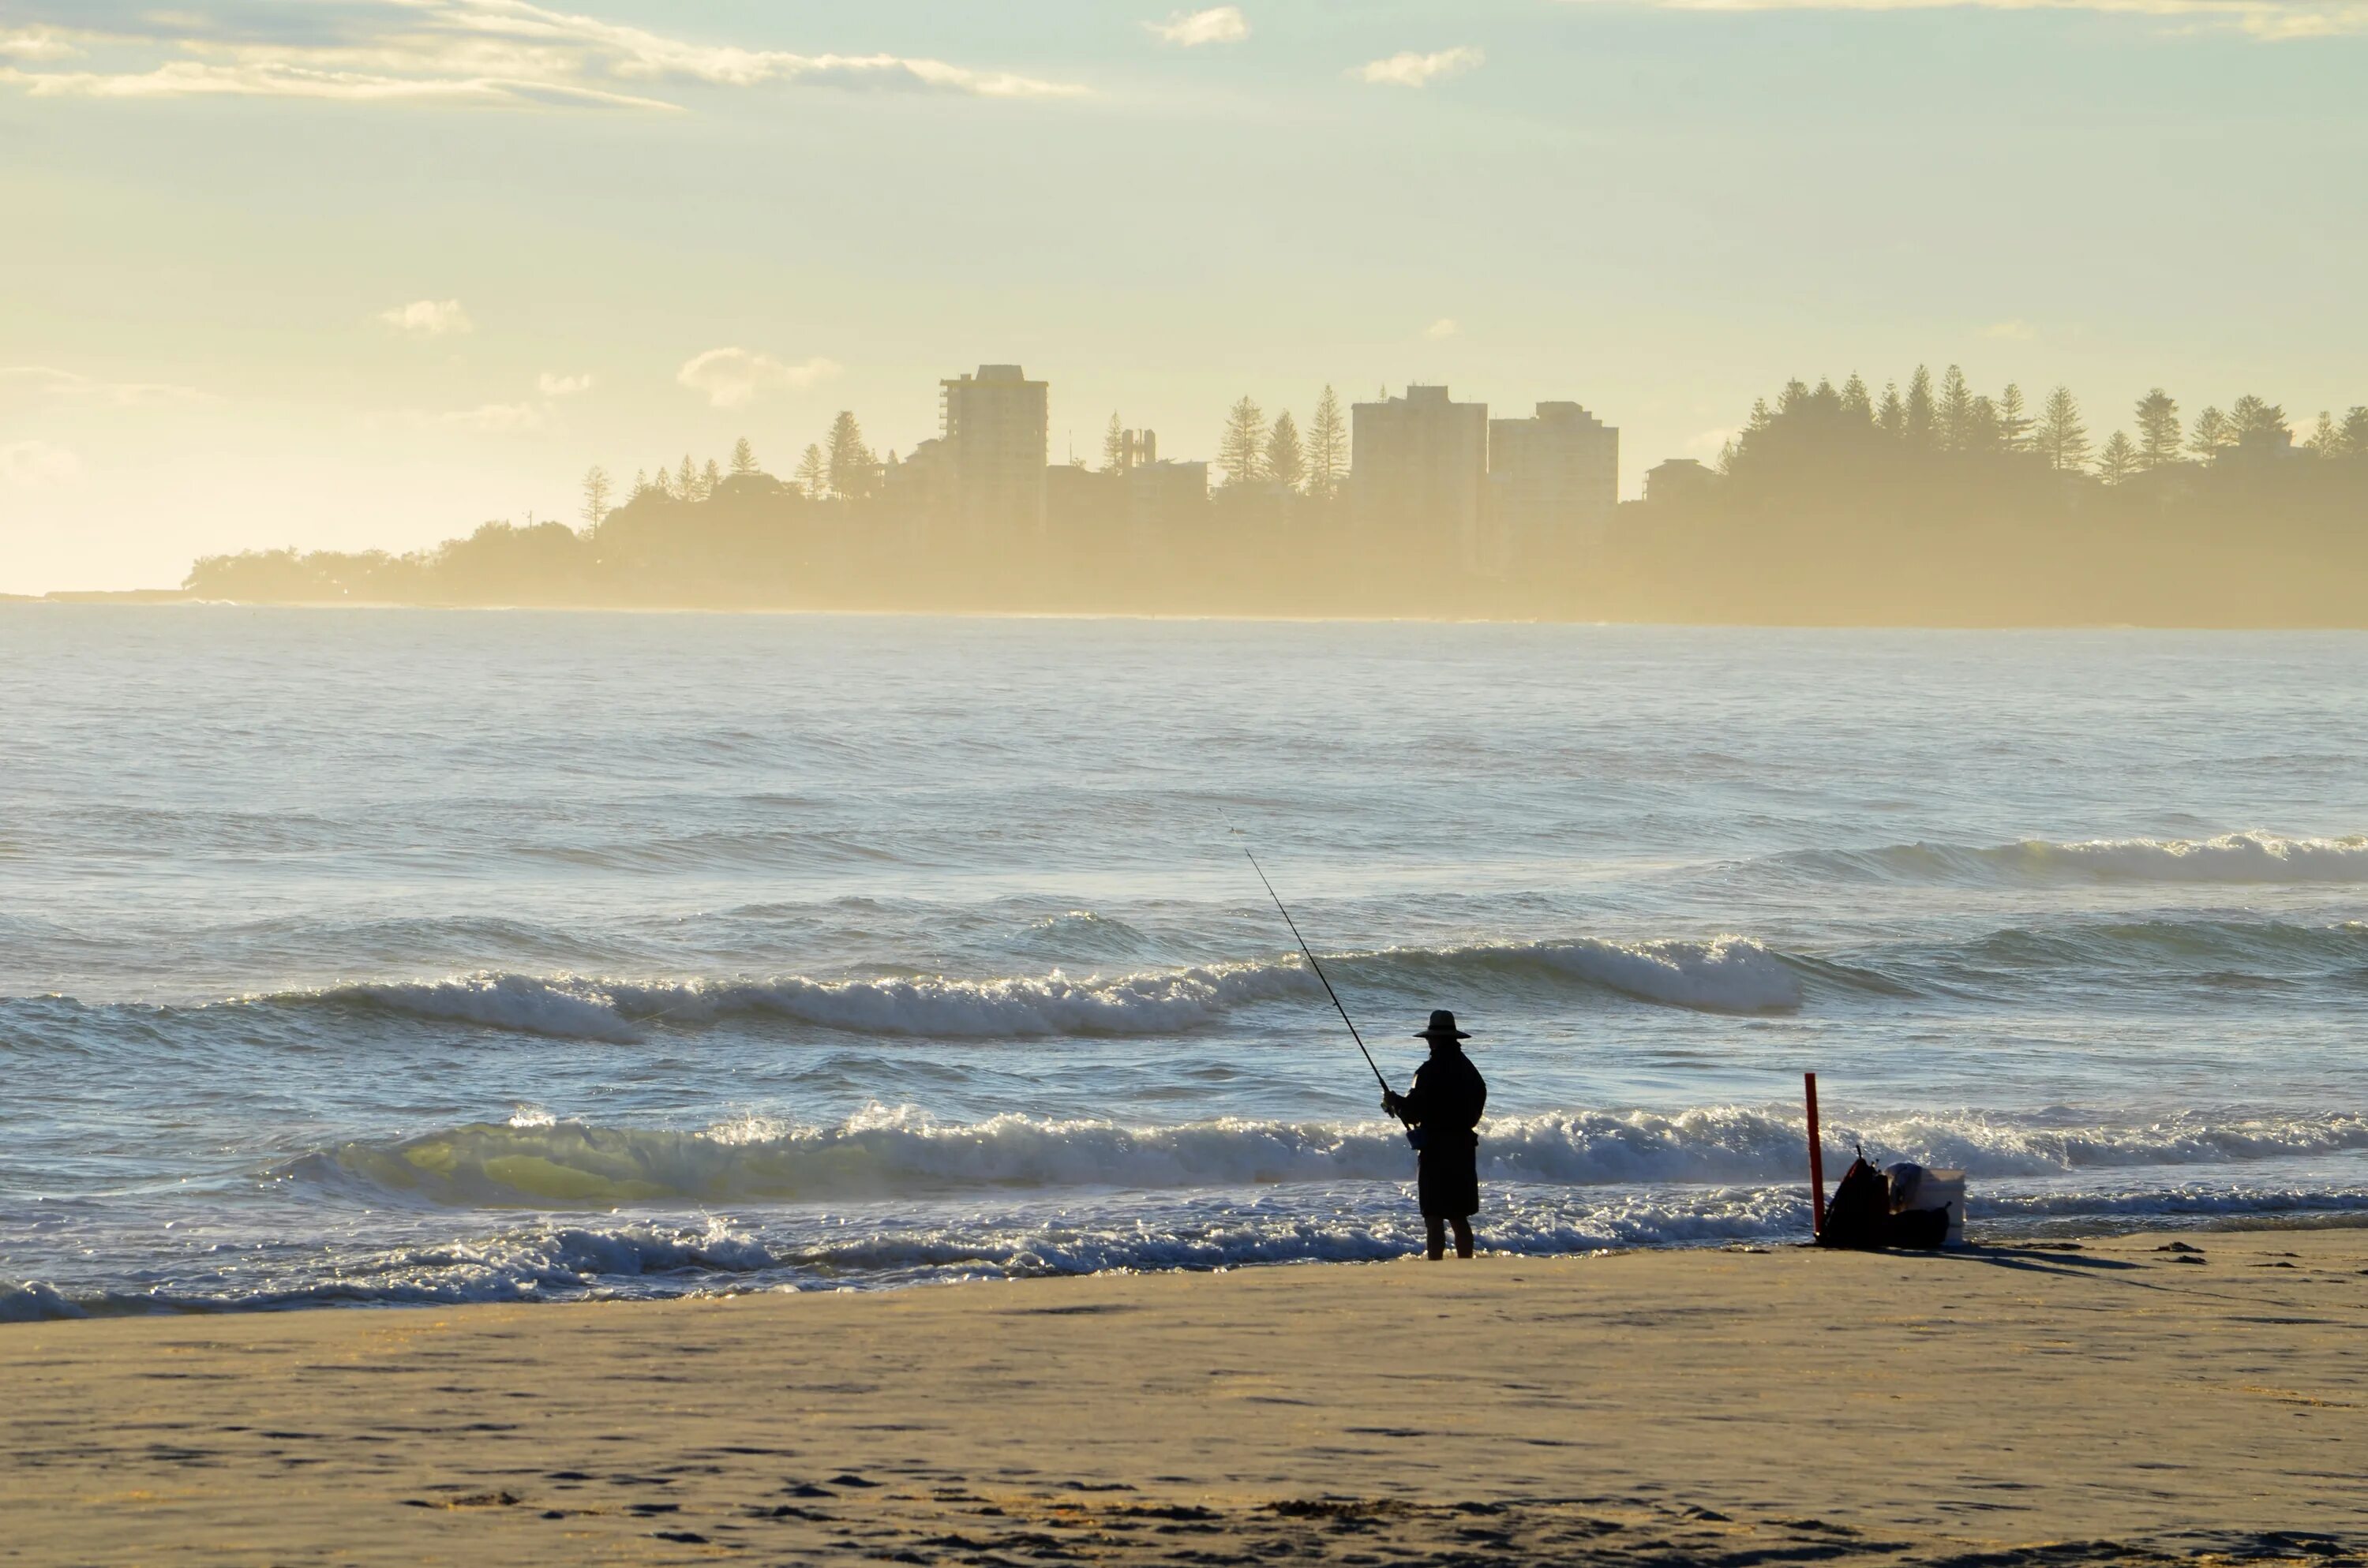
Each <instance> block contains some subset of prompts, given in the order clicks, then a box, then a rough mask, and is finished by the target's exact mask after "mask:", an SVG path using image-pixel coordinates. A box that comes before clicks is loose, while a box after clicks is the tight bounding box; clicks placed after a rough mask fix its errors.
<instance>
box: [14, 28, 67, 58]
mask: <svg viewBox="0 0 2368 1568" xmlns="http://www.w3.org/2000/svg"><path fill="white" fill-rule="evenodd" d="M81 52H82V50H81V49H80V48H79V47H77V46H76V44H75V43H74V37H73V35H72V34H71V33H68V32H66V31H65V30H63V28H0V60H72V59H73V58H74V56H75V55H77V54H80V53H81Z"/></svg>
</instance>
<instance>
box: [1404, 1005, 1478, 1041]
mask: <svg viewBox="0 0 2368 1568" xmlns="http://www.w3.org/2000/svg"><path fill="white" fill-rule="evenodd" d="M1414 1038H1415V1039H1417V1040H1470V1039H1471V1038H1472V1037H1471V1036H1470V1035H1468V1034H1465V1033H1464V1032H1463V1030H1462V1029H1459V1028H1456V1027H1455V1015H1454V1014H1452V1013H1451V1012H1449V1011H1448V1010H1447V1009H1446V1008H1444V1007H1439V1008H1434V1009H1433V1010H1432V1012H1431V1015H1430V1027H1429V1028H1427V1029H1425V1030H1423V1031H1422V1032H1421V1033H1420V1034H1418V1035H1417V1036H1415V1037H1414Z"/></svg>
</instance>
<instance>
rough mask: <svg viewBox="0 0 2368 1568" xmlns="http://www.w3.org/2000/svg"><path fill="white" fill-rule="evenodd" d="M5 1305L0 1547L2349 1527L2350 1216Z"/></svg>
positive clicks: (444, 1551)
mask: <svg viewBox="0 0 2368 1568" xmlns="http://www.w3.org/2000/svg"><path fill="white" fill-rule="evenodd" d="M2169 1244H2170V1238H2168V1237H2164V1236H2127V1237H2121V1238H2115V1239H2109V1240H2098V1241H2090V1242H2087V1243H2083V1244H2078V1247H2077V1249H2055V1248H2045V1249H2043V1248H2036V1247H2031V1248H2019V1249H2009V1250H2004V1251H1996V1252H1975V1253H1971V1254H1966V1255H1958V1256H1932V1257H1917V1256H1821V1255H1816V1254H1813V1253H1809V1252H1806V1251H1801V1250H1779V1251H1774V1252H1688V1253H1676V1252H1639V1253H1628V1254H1621V1255H1617V1256H1597V1257H1590V1258H1570V1259H1555V1260H1540V1259H1517V1258H1483V1259H1481V1260H1479V1261H1477V1262H1476V1263H1473V1264H1468V1265H1463V1266H1457V1265H1455V1264H1453V1263H1452V1262H1451V1263H1449V1264H1442V1265H1437V1266H1428V1265H1424V1264H1421V1263H1418V1262H1406V1263H1398V1264H1388V1265H1380V1266H1372V1267H1344V1266H1324V1267H1281V1268H1269V1269H1252V1270H1244V1271H1239V1272H1235V1273H1230V1274H1221V1275H1189V1276H1173V1275H1168V1276H1152V1277H1142V1278H1085V1279H1047V1280H1037V1281H1029V1282H1024V1283H1017V1284H982V1285H969V1286H961V1287H953V1288H929V1289H921V1290H906V1291H901V1292H894V1293H888V1294H871V1295H860V1296H859V1295H852V1294H844V1295H797V1296H785V1295H768V1296H745V1297H736V1298H725V1299H717V1300H708V1301H676V1302H658V1303H636V1304H627V1303H606V1304H603V1303H591V1304H584V1305H576V1306H558V1307H554V1306H542V1307H533V1306H506V1305H505V1306H473V1307H460V1308H453V1309H449V1310H437V1309H406V1310H400V1311H366V1312H363V1311H355V1312H340V1311H316V1312H302V1313H290V1314H274V1315H246V1316H225V1317H211V1318H189V1317H179V1318H142V1319H117V1320H112V1321H103V1322H73V1323H42V1324H17V1325H14V1326H5V1327H0V1398H5V1400H6V1426H5V1428H0V1431H5V1436H0V1450H5V1452H0V1460H5V1463H0V1521H5V1525H4V1526H0V1562H27V1563H44V1564H46V1563H106V1564H118V1563H142V1562H252V1563H288V1562H356V1563H381V1562H385V1563H396V1562H400V1563H404V1564H431V1563H485V1562H712V1561H718V1560H726V1561H728V1560H742V1561H748V1562H842V1561H844V1562H865V1561H882V1560H886V1561H893V1562H990V1563H993V1562H1003V1563H1029V1562H1129V1563H1133V1562H1146V1563H1165V1562H1174V1563H1202V1564H1206V1563H1221V1562H1253V1561H1269V1560H1273V1561H1282V1560H1299V1561H1309V1562H1344V1563H1359V1562H1361V1563H1402V1562H1595V1561H1599V1560H1600V1561H1605V1562H1610V1561H1615V1560H1617V1561H1644V1562H1666V1563H1679V1562H1703V1563H1720V1564H1725V1565H1728V1568H1743V1565H1746V1564H1759V1563H1770V1562H1840V1563H1847V1562H1859V1561H1865V1562H1951V1563H1954V1564H1959V1565H1961V1568H1971V1565H1972V1564H1974V1563H1975V1562H1980V1563H1984V1564H1994V1563H2009V1562H2012V1563H2022V1562H2028V1563H2034V1564H2036V1563H2043V1562H2045V1563H2055V1562H2091V1561H2093V1562H2130V1561H2137V1560H2143V1559H2147V1558H2155V1557H2161V1558H2192V1557H2203V1556H2215V1557H2216V1556H2237V1555H2245V1556H2268V1557H2273V1558H2293V1559H2297V1560H2300V1559H2308V1560H2310V1561H2313V1562H2329V1561H2334V1562H2344V1561H2368V1483H2362V1480H2361V1479H2360V1472H2361V1471H2362V1469H2363V1468H2368V1230H2327V1231H2305V1232H2294V1231H2283V1232H2266V1233H2200V1234H2191V1235H2188V1236H2185V1237H2184V1238H2183V1239H2182V1240H2181V1241H2180V1245H2186V1246H2192V1247H2196V1248H2200V1249H2201V1251H2175V1250H2169V1251H2167V1250H2162V1249H2163V1248H2165V1247H2166V1246H2167V1245H2169Z"/></svg>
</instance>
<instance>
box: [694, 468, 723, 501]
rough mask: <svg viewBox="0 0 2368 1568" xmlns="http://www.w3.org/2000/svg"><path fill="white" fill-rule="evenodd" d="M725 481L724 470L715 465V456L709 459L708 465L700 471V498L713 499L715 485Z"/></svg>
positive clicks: (704, 499) (703, 499)
mask: <svg viewBox="0 0 2368 1568" xmlns="http://www.w3.org/2000/svg"><path fill="white" fill-rule="evenodd" d="M721 483H723V470H722V469H720V468H718V467H716V466H715V460H714V459H713V458H710V459H708V460H707V466H706V467H705V468H703V469H700V471H699V498H700V500H702V501H707V500H712V499H713V498H714V495H715V487H716V486H717V485H719V484H721Z"/></svg>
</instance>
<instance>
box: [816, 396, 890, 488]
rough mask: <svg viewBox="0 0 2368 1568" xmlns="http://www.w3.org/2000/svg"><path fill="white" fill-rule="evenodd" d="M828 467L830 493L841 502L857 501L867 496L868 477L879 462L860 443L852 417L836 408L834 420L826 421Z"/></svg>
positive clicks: (869, 485) (853, 417) (860, 437)
mask: <svg viewBox="0 0 2368 1568" xmlns="http://www.w3.org/2000/svg"><path fill="white" fill-rule="evenodd" d="M827 439H828V441H829V443H830V446H829V452H830V455H829V457H828V458H827V459H826V461H827V462H828V463H829V464H830V493H831V494H833V495H836V496H837V497H838V498H839V499H840V500H842V501H860V500H861V499H863V497H865V496H866V495H869V494H871V478H872V474H873V472H874V471H875V469H876V468H877V466H878V463H879V460H878V459H877V458H874V457H873V456H872V455H871V449H870V448H869V447H866V446H865V445H864V444H863V426H860V425H858V424H857V423H856V422H855V415H854V414H853V412H852V411H850V410H848V409H844V408H842V409H840V410H839V411H838V417H837V418H836V419H834V420H832V421H831V422H830V435H829V437H827Z"/></svg>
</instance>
